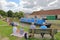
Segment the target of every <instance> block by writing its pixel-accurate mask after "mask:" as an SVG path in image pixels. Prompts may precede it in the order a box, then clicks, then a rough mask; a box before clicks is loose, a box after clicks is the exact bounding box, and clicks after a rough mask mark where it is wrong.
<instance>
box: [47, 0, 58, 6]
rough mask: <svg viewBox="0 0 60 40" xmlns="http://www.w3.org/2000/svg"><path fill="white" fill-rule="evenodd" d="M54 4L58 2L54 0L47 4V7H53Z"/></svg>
mask: <svg viewBox="0 0 60 40" xmlns="http://www.w3.org/2000/svg"><path fill="white" fill-rule="evenodd" d="M56 3H58V0H55V1H53V2H51V3H49V4H48V6H53V5H54V4H56Z"/></svg>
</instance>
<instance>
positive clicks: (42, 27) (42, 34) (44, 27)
mask: <svg viewBox="0 0 60 40" xmlns="http://www.w3.org/2000/svg"><path fill="white" fill-rule="evenodd" d="M40 29H47V26H45V22H44V23H43V25H42V26H41V27H40ZM44 34H45V33H41V36H42V38H43V37H44Z"/></svg>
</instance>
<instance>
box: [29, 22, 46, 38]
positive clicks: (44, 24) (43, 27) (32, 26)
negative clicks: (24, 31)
mask: <svg viewBox="0 0 60 40" xmlns="http://www.w3.org/2000/svg"><path fill="white" fill-rule="evenodd" d="M35 28H36V26H35V25H34V23H32V25H31V26H30V29H35ZM40 29H47V26H46V23H45V22H43V25H41V26H40ZM44 34H45V33H41V36H42V38H43V37H44Z"/></svg>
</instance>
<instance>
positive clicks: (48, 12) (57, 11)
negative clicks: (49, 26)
mask: <svg viewBox="0 0 60 40" xmlns="http://www.w3.org/2000/svg"><path fill="white" fill-rule="evenodd" d="M50 15H52V16H57V18H58V19H60V9H53V10H41V11H35V12H33V13H32V14H30V16H28V17H31V18H34V16H37V17H38V18H46V17H47V16H50Z"/></svg>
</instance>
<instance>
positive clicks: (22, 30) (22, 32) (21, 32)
mask: <svg viewBox="0 0 60 40" xmlns="http://www.w3.org/2000/svg"><path fill="white" fill-rule="evenodd" d="M23 34H24V29H23V27H21V28H20V35H23Z"/></svg>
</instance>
